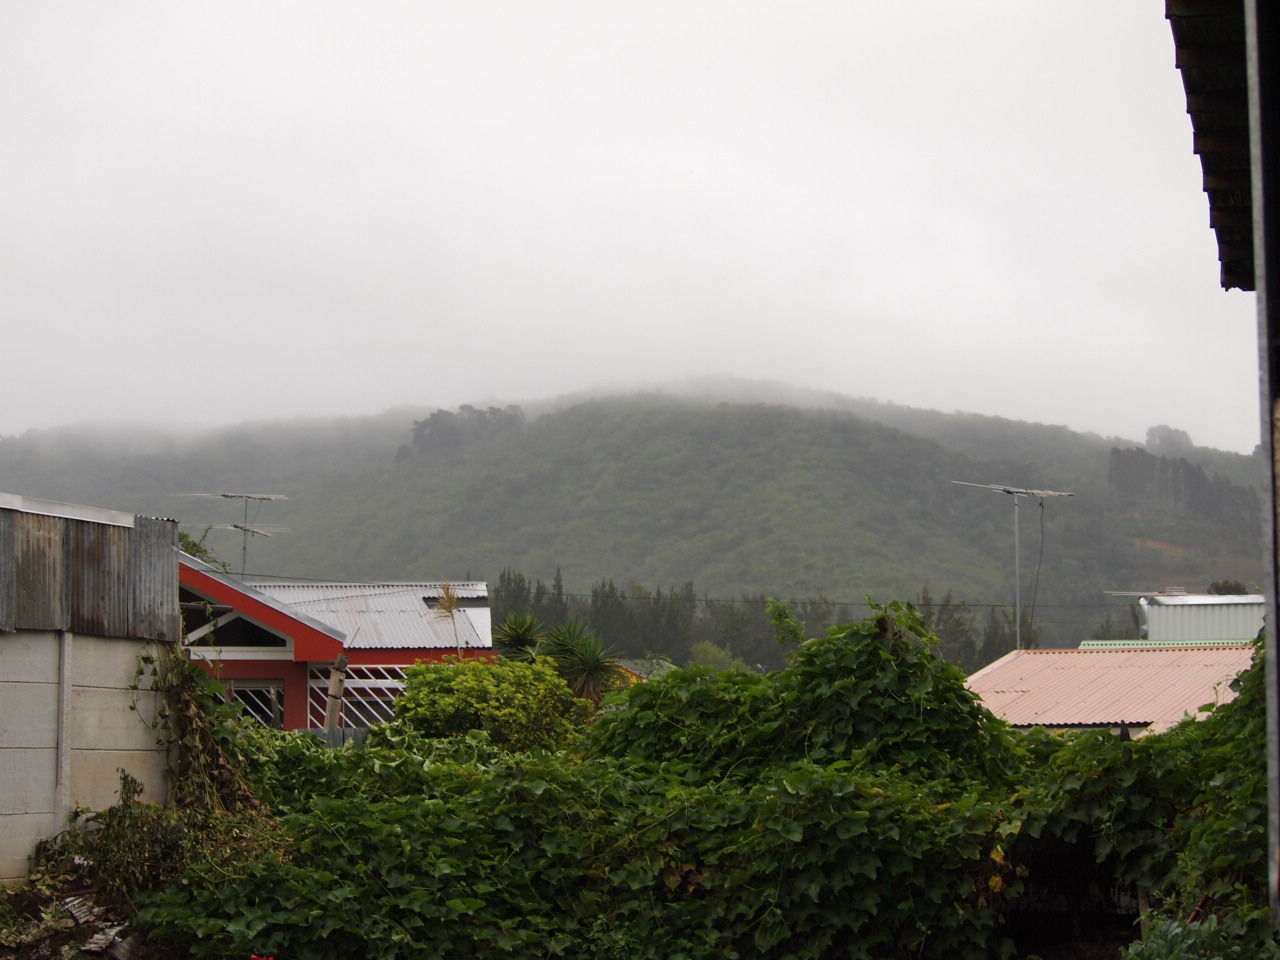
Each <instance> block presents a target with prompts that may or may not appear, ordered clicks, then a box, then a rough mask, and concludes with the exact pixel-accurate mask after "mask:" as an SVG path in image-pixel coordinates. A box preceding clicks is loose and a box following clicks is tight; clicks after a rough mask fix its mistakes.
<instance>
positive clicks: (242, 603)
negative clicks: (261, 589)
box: [178, 563, 343, 662]
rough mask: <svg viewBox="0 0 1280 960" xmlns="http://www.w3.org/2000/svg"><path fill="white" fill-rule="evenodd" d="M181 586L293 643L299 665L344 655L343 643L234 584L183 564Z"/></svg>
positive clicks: (294, 654) (180, 575)
mask: <svg viewBox="0 0 1280 960" xmlns="http://www.w3.org/2000/svg"><path fill="white" fill-rule="evenodd" d="M178 582H179V583H181V584H182V585H183V586H184V587H187V588H188V589H190V590H194V591H195V592H196V593H198V594H200V595H201V596H202V597H204V598H205V599H207V600H209V601H211V602H213V603H221V604H224V605H226V606H228V607H231V608H232V609H233V610H235V611H236V612H237V613H239V614H241V615H242V616H245V617H248V618H249V619H250V620H254V621H256V622H258V623H260V624H262V625H263V626H264V627H266V628H267V629H268V630H274V631H275V632H276V633H278V634H280V635H282V636H285V637H288V638H290V639H291V640H292V641H293V659H294V661H295V662H301V661H311V660H336V659H337V658H338V655H339V654H341V653H342V649H343V648H342V642H341V641H340V640H338V639H336V638H334V637H331V636H329V635H328V634H327V633H323V632H321V631H319V630H317V629H316V628H315V627H313V626H311V625H310V624H307V623H303V622H302V621H301V620H297V619H295V618H293V617H291V616H289V614H287V613H283V612H281V611H280V610H277V609H276V608H275V607H272V606H269V605H267V604H265V603H263V602H262V601H261V600H259V599H257V598H256V597H251V596H249V595H248V594H245V593H242V592H241V591H239V590H237V589H236V588H235V587H233V586H231V585H230V584H227V583H223V582H222V581H221V580H219V579H217V578H216V577H211V576H209V574H207V573H205V572H204V571H203V570H197V569H195V568H194V567H189V566H187V565H186V564H185V563H179V564H178Z"/></svg>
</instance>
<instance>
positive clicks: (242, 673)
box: [198, 660, 307, 730]
mask: <svg viewBox="0 0 1280 960" xmlns="http://www.w3.org/2000/svg"><path fill="white" fill-rule="evenodd" d="M198 662H199V663H200V665H201V666H203V667H204V668H205V669H206V670H208V671H209V672H210V673H212V674H213V675H214V676H216V677H218V678H220V679H222V680H266V681H272V680H274V681H279V682H280V684H281V685H282V686H283V687H284V728H285V729H286V730H298V729H302V728H304V727H306V726H307V664H305V663H294V662H293V661H292V660H218V661H213V660H202V661H198Z"/></svg>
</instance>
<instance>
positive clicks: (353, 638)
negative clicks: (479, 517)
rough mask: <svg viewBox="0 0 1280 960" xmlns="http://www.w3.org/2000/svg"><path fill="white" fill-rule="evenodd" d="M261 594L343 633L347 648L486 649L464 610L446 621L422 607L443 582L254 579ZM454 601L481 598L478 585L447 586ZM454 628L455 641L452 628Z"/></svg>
mask: <svg viewBox="0 0 1280 960" xmlns="http://www.w3.org/2000/svg"><path fill="white" fill-rule="evenodd" d="M253 585H254V587H256V588H257V589H258V590H259V591H261V592H262V593H265V594H266V595H268V596H270V597H274V598H275V599H276V600H279V601H281V602H282V603H285V604H287V605H288V606H289V607H290V608H291V609H294V610H297V611H300V612H305V613H307V614H309V615H310V616H313V617H316V618H317V619H319V620H323V621H324V622H325V623H330V624H333V625H334V626H335V627H338V628H340V629H342V630H344V631H345V632H346V634H347V640H346V646H347V647H350V648H355V649H359V648H374V647H382V648H391V649H411V648H423V649H447V648H450V647H456V646H458V644H459V643H460V644H461V645H462V646H464V647H472V648H474V647H490V646H492V640H491V638H490V637H488V636H482V635H481V633H480V631H478V630H477V629H476V627H475V625H474V624H473V623H472V621H471V619H470V617H468V616H467V615H466V611H465V609H464V610H462V611H459V613H458V615H457V616H456V617H455V618H454V619H453V620H452V621H450V619H449V618H448V617H441V616H439V615H438V614H437V612H436V611H435V610H434V609H433V608H431V607H429V606H427V603H426V600H425V599H424V598H429V599H432V600H435V599H439V597H440V591H441V588H442V587H443V584H442V583H343V582H337V581H329V582H280V581H254V583H253ZM451 586H452V587H453V589H454V591H455V592H456V593H457V595H458V597H459V599H462V600H485V601H486V602H487V600H488V596H489V589H488V586H487V585H486V584H484V583H481V582H469V583H455V584H451ZM455 627H456V629H457V637H456V639H455V636H454V629H455Z"/></svg>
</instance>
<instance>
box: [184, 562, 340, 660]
mask: <svg viewBox="0 0 1280 960" xmlns="http://www.w3.org/2000/svg"><path fill="white" fill-rule="evenodd" d="M179 563H182V564H185V565H186V566H188V567H191V568H192V569H193V570H199V571H200V572H201V573H203V574H205V575H206V576H208V577H210V578H212V579H214V580H217V581H218V582H219V583H224V584H226V585H227V586H229V587H231V588H232V589H234V590H238V591H239V592H240V593H242V594H244V595H245V596H247V597H252V598H253V599H255V600H258V601H260V602H262V603H265V604H266V605H267V606H269V607H271V608H272V609H273V610H278V611H279V612H280V613H283V614H285V615H286V616H289V617H293V618H294V619H295V620H297V621H299V622H301V623H305V624H306V625H307V626H309V627H311V628H312V629H314V630H318V631H319V632H321V633H323V634H327V635H328V636H330V637H333V639H335V640H338V641H340V642H342V643H343V644H344V645H348V644H347V639H348V637H349V633H348V632H345V631H344V630H343V629H342V628H341V625H340V624H337V623H334V622H332V621H330V620H328V619H327V618H325V617H318V616H317V615H316V612H315V611H314V610H308V609H306V608H305V607H294V606H292V605H290V604H289V603H287V602H283V601H282V600H281V599H280V598H278V597H275V596H273V595H272V594H271V593H270V591H267V590H263V589H262V587H261V584H251V583H246V582H245V581H244V580H241V579H240V578H239V577H235V576H232V575H231V574H229V573H224V572H222V571H221V570H219V569H217V568H216V567H211V566H210V565H209V564H207V563H205V562H204V561H203V560H197V559H196V558H195V557H193V556H191V555H190V554H186V553H181V552H179ZM187 589H190V588H187Z"/></svg>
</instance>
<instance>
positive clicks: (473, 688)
mask: <svg viewBox="0 0 1280 960" xmlns="http://www.w3.org/2000/svg"><path fill="white" fill-rule="evenodd" d="M590 710H591V704H590V703H589V702H588V701H585V700H579V699H576V698H575V697H574V695H573V692H572V691H571V690H570V689H569V687H568V686H567V685H566V684H565V682H564V680H563V678H562V677H561V676H560V674H559V673H558V671H557V670H556V666H555V662H554V661H553V660H551V659H550V658H538V659H535V660H530V661H524V662H522V661H517V660H507V659H503V658H493V659H482V660H453V661H446V662H444V663H418V664H415V665H414V666H412V667H410V668H409V669H408V670H407V671H406V673H405V689H404V694H403V696H401V697H399V698H397V699H396V701H395V712H396V719H397V720H399V721H401V722H403V723H404V724H406V725H407V726H409V727H411V728H412V729H413V730H416V731H417V732H418V733H420V734H422V735H423V736H426V737H457V736H462V735H464V734H466V733H467V732H469V731H471V730H483V731H484V732H485V733H486V734H488V736H489V738H490V739H491V740H492V741H493V742H494V743H495V744H498V745H499V746H502V747H506V748H508V749H511V750H534V749H539V748H541V749H555V748H556V747H561V746H564V745H565V744H566V743H567V742H568V741H569V740H570V738H572V737H573V736H574V735H575V734H576V733H577V731H578V730H579V728H580V727H581V724H582V722H583V721H584V720H585V719H586V717H587V715H588V713H589V712H590Z"/></svg>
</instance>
